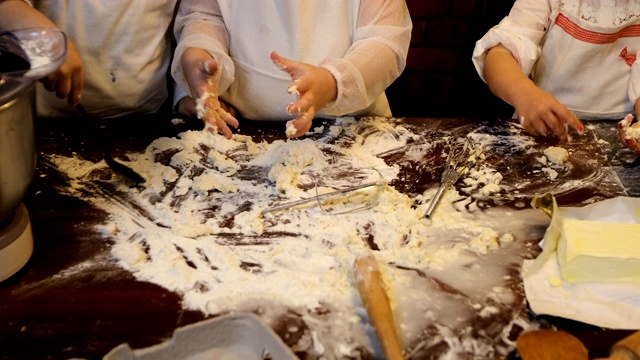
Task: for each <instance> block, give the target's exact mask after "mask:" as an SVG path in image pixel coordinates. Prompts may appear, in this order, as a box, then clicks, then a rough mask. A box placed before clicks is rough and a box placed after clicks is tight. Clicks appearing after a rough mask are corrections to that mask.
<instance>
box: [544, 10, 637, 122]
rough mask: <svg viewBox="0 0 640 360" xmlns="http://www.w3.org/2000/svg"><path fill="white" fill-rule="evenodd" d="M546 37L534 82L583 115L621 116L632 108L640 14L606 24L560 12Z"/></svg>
mask: <svg viewBox="0 0 640 360" xmlns="http://www.w3.org/2000/svg"><path fill="white" fill-rule="evenodd" d="M543 41H544V43H543V44H542V54H541V56H540V58H539V59H538V62H537V63H536V66H535V68H534V69H533V72H532V75H533V80H534V82H535V83H536V84H537V85H538V86H539V87H540V88H542V89H544V90H545V91H547V92H549V93H551V94H553V95H554V96H555V97H556V98H557V99H558V100H559V101H560V102H561V103H562V104H564V105H565V106H566V107H567V108H569V109H570V110H571V111H573V112H574V114H575V115H576V116H577V117H578V118H579V119H621V118H623V117H624V116H625V115H626V114H628V113H630V112H633V104H632V103H631V101H630V100H629V96H628V89H629V81H630V79H631V64H633V61H635V54H636V53H637V51H638V49H640V18H638V19H636V20H634V21H632V22H629V23H625V24H624V25H621V26H618V27H608V28H603V27H602V26H599V25H597V24H593V23H590V22H588V21H585V20H583V19H581V18H579V17H577V16H575V15H572V14H569V13H564V12H562V10H561V11H560V12H559V13H558V14H557V15H556V16H553V15H552V17H551V24H550V27H549V31H548V32H547V35H546V37H545V39H544V40H543Z"/></svg>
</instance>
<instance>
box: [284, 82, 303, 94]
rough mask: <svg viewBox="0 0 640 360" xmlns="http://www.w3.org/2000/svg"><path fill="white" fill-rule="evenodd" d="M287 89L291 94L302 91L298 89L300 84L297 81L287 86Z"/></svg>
mask: <svg viewBox="0 0 640 360" xmlns="http://www.w3.org/2000/svg"><path fill="white" fill-rule="evenodd" d="M287 91H288V92H289V94H295V95H300V91H298V84H297V83H295V82H294V83H293V84H291V85H289V87H288V88H287Z"/></svg>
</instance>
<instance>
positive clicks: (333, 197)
mask: <svg viewBox="0 0 640 360" xmlns="http://www.w3.org/2000/svg"><path fill="white" fill-rule="evenodd" d="M374 170H375V171H376V172H377V173H378V176H379V177H378V179H377V180H375V181H371V182H367V183H363V184H360V185H355V186H350V187H348V188H344V189H340V190H336V191H331V192H328V193H324V194H319V193H318V184H317V183H316V187H315V191H316V196H314V197H310V198H304V199H300V200H296V201H291V202H287V203H284V204H281V205H277V206H273V207H269V208H266V209H264V210H262V214H263V215H264V214H266V213H270V212H274V211H278V210H285V209H290V208H294V207H297V206H301V205H305V204H308V203H312V202H317V203H318V206H319V207H320V209H322V210H323V211H324V212H326V213H329V214H332V215H338V214H346V213H351V212H355V211H359V210H364V209H369V208H371V207H372V206H373V205H374V202H373V201H372V200H373V199H374V198H375V197H376V195H377V193H378V191H380V190H381V189H383V188H384V185H385V184H386V182H385V180H384V178H383V177H382V174H381V173H380V171H378V170H377V169H374ZM371 189H375V192H374V193H373V194H371V193H363V194H364V195H363V197H362V198H361V199H358V200H363V199H364V200H365V201H364V202H363V203H361V204H357V206H356V207H355V208H343V206H346V205H345V204H344V202H345V200H346V202H347V203H349V202H351V201H349V197H350V196H353V194H357V193H360V192H368V191H369V190H371ZM323 202H325V204H323ZM332 206H335V207H337V208H338V210H334V209H332Z"/></svg>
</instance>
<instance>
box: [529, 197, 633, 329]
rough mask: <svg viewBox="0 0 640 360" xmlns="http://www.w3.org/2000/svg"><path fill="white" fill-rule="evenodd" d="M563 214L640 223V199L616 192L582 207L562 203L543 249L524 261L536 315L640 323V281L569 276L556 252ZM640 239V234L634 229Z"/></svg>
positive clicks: (611, 324) (615, 325) (624, 325)
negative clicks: (576, 280)
mask: <svg viewBox="0 0 640 360" xmlns="http://www.w3.org/2000/svg"><path fill="white" fill-rule="evenodd" d="M563 218H572V219H578V220H589V221H606V222H615V223H640V198H630V197H617V198H613V199H607V200H604V201H601V202H598V203H594V204H590V205H587V206H584V207H580V208H571V207H558V206H557V204H555V200H554V212H553V218H552V219H551V224H550V225H549V228H547V231H546V232H545V235H544V238H543V240H542V242H541V246H542V249H543V251H542V253H541V254H540V255H539V256H538V258H536V259H535V260H525V262H524V264H523V274H524V275H523V276H524V288H525V293H526V296H527V300H528V301H529V305H530V306H531V309H532V310H533V311H534V312H535V313H536V314H545V315H553V316H559V317H563V318H566V319H571V320H576V321H581V322H584V323H587V324H592V325H596V326H602V327H606V328H611V329H629V330H635V329H638V328H640V283H571V282H568V281H564V280H563V279H562V276H561V275H560V267H559V264H558V259H557V256H556V247H557V244H558V240H559V238H560V226H559V225H560V223H561V220H562V219H563ZM629 236H632V237H635V238H636V239H637V240H638V246H639V247H640V234H629Z"/></svg>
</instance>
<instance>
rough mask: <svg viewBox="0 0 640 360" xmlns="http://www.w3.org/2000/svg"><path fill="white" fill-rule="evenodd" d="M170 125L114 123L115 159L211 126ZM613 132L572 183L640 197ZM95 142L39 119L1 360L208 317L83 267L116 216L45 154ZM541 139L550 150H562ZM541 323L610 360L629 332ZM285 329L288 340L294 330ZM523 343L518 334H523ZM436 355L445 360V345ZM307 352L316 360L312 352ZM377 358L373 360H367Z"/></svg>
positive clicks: (463, 124) (444, 130)
mask: <svg viewBox="0 0 640 360" xmlns="http://www.w3.org/2000/svg"><path fill="white" fill-rule="evenodd" d="M170 119H171V117H170V116H143V117H137V118H135V119H114V120H110V121H105V122H104V123H105V125H106V126H107V127H106V132H107V133H108V135H109V136H108V138H109V141H110V144H111V147H112V152H113V153H114V155H115V156H118V155H122V154H123V153H125V152H132V151H133V152H136V151H142V150H144V149H145V147H146V146H147V145H148V144H149V143H150V142H151V141H153V140H154V139H156V138H158V137H160V136H175V135H176V134H177V133H179V132H181V131H184V130H188V129H200V128H201V127H202V125H201V123H200V121H199V120H188V121H187V122H185V123H183V124H178V125H174V124H172V123H171V122H170V121H169V120H170ZM404 122H405V124H407V126H414V127H416V128H420V127H424V129H425V132H426V133H429V134H432V136H434V137H436V138H437V137H442V136H443V135H451V134H462V135H464V134H465V133H466V132H468V131H470V130H472V129H476V130H477V128H478V126H480V127H481V128H484V129H485V130H487V131H495V132H496V134H498V135H499V133H500V132H501V131H503V130H504V128H503V127H501V126H497V125H496V124H497V123H496V124H491V123H487V122H479V121H473V120H471V119H405V120H404ZM612 126H613V125H612V124H610V123H594V124H593V126H592V127H591V128H592V131H593V132H595V133H598V134H599V135H604V137H606V136H608V137H609V141H610V145H608V146H610V147H612V149H608V150H607V149H605V150H602V149H599V146H597V141H596V140H595V138H594V137H593V134H591V135H589V136H586V137H582V138H580V139H578V140H577V141H576V142H575V143H572V144H569V145H568V147H570V148H572V149H573V151H574V155H575V156H576V158H578V159H581V158H588V157H590V158H595V159H597V163H598V164H599V166H598V168H593V167H589V166H587V167H585V168H584V169H582V170H580V169H576V170H575V172H574V174H573V175H572V176H577V177H583V176H587V177H588V176H593V174H587V173H586V172H589V171H591V172H594V173H598V174H603V173H610V172H611V173H612V172H613V171H614V170H616V171H617V172H619V173H624V174H625V177H624V179H625V181H626V183H625V184H624V185H625V187H626V188H627V191H628V192H629V193H631V194H634V195H636V196H637V195H638V194H640V192H639V191H638V190H639V185H640V182H638V181H637V178H638V176H640V175H638V174H639V172H638V168H637V167H635V166H636V165H637V161H635V160H633V157H630V155H629V154H628V153H625V151H624V150H621V149H620V147H619V146H617V145H615V138H611V134H613V132H611V131H610V130H609V129H610V128H611V127H612ZM282 128H283V125H282V123H262V122H260V123H252V122H249V121H244V122H242V132H241V133H242V134H245V135H254V136H258V137H261V138H264V139H266V140H273V139H276V138H282V134H283V130H282ZM491 129H493V130H491ZM94 135H95V134H94V133H93V132H92V130H91V126H88V125H87V124H84V123H82V121H80V120H79V119H38V120H37V121H36V146H37V149H38V153H39V154H41V158H40V161H39V163H38V169H37V171H36V175H35V177H34V179H33V183H32V186H31V188H30V191H29V193H28V195H27V196H26V198H25V199H24V203H25V204H26V206H27V208H28V211H29V214H30V217H31V224H32V228H33V234H34V239H35V250H34V254H33V256H32V258H31V260H30V261H29V263H28V264H27V265H26V266H25V268H24V269H22V270H21V271H20V272H19V273H17V274H16V275H14V276H13V277H12V278H10V279H8V280H6V281H4V282H2V283H0V359H30V358H33V359H45V358H49V359H60V358H72V357H75V358H93V359H95V358H101V357H102V356H103V355H105V354H106V353H107V352H108V351H109V350H110V349H112V348H113V347H115V346H117V345H119V344H121V343H124V342H127V343H129V344H130V345H131V346H132V347H133V348H142V347H147V346H151V345H153V344H156V343H159V342H161V341H163V340H165V339H167V338H168V337H170V336H171V334H172V332H173V331H174V330H175V328H176V327H179V326H183V325H186V324H190V323H193V322H196V321H199V320H202V319H204V318H205V315H204V314H202V313H200V312H196V311H190V310H185V309H183V308H182V306H181V303H180V300H181V299H180V296H179V295H177V294H175V293H172V292H170V291H167V290H165V289H163V288H161V287H159V286H156V285H154V284H150V283H146V282H139V281H137V280H136V279H135V278H134V277H133V276H132V275H131V274H129V273H128V272H126V271H124V270H123V269H121V268H118V267H116V266H113V265H105V266H103V267H98V268H97V269H96V268H94V269H93V270H92V271H91V272H83V271H82V269H74V268H73V265H75V264H78V263H80V262H82V261H83V260H86V259H91V258H93V257H100V256H104V254H105V253H107V252H108V251H107V249H108V247H109V246H110V245H109V243H108V242H105V241H104V239H101V237H100V235H99V234H98V233H97V232H96V231H95V230H94V229H93V225H95V224H98V223H101V222H104V221H105V219H106V214H105V213H103V212H101V211H99V210H98V209H95V208H92V207H91V206H90V205H88V204H87V203H85V202H83V201H81V200H79V199H77V198H74V197H69V196H63V195H60V194H59V192H58V191H56V189H55V188H54V187H55V186H60V185H64V179H63V178H61V177H60V176H59V174H56V172H55V171H52V170H51V168H50V167H49V166H47V165H46V164H44V163H43V161H42V155H43V154H61V155H65V156H71V154H72V153H74V152H75V153H77V154H78V155H80V156H82V157H83V158H85V159H88V160H91V161H95V162H97V161H99V160H100V157H101V151H100V148H99V146H97V145H96V141H95V136H94ZM541 141H542V144H541V145H540V146H548V145H550V144H552V143H550V142H546V143H545V142H544V141H545V140H541ZM605 147H606V146H605ZM580 154H582V155H580ZM516 155H517V154H516ZM516 155H514V156H513V157H511V158H507V157H506V158H504V159H502V160H495V159H494V160H493V161H497V162H498V163H499V164H498V165H497V168H499V169H502V170H503V171H504V174H505V179H504V182H505V183H507V184H508V183H514V182H517V180H518V178H519V177H522V176H525V175H524V174H526V171H525V169H526V168H527V167H531V166H532V165H533V164H534V163H535V159H533V158H532V157H527V156H524V157H518V156H516ZM581 156H582V157H581ZM610 158H615V159H614V160H615V161H616V165H615V167H613V168H612V167H611V166H610V165H609V160H610ZM620 159H623V160H620ZM385 160H387V161H397V162H402V161H403V159H402V155H401V154H394V155H390V156H389V157H388V158H385ZM584 164H586V163H584ZM584 164H583V165H584ZM519 167H520V169H518V168H519ZM441 169H442V168H441V167H433V168H431V169H430V170H426V171H427V172H426V173H421V174H418V173H415V171H414V172H411V171H407V172H405V173H403V174H404V178H405V180H404V181H398V182H396V183H395V184H394V183H392V184H391V185H393V186H396V187H397V188H399V189H401V190H402V191H403V192H413V193H418V192H421V191H423V190H424V189H425V188H428V187H431V186H434V185H435V184H436V182H437V180H438V178H439V173H440V171H441ZM598 176H601V175H598ZM605 177H606V176H605ZM541 189H542V190H545V186H544V185H541V184H534V185H530V188H523V189H521V193H520V195H521V196H519V197H517V198H506V197H502V198H500V199H495V201H494V202H495V203H493V204H492V203H491V202H488V203H487V204H486V205H487V206H492V205H495V204H496V203H499V204H500V205H501V206H522V203H523V201H524V202H525V203H526V200H527V199H528V198H530V195H531V194H532V193H534V192H536V191H537V190H541ZM621 194H624V189H623V188H622V187H621V186H620V185H619V184H618V185H615V184H613V185H611V186H602V185H601V184H593V186H592V187H587V188H582V189H572V190H571V191H567V192H563V193H561V194H559V195H558V196H557V199H558V202H559V203H560V204H561V205H576V204H581V203H584V202H585V201H593V200H594V199H596V200H597V199H604V198H609V197H613V196H616V195H621ZM61 271H67V272H69V271H75V272H76V274H75V276H71V277H56V276H55V275H56V274H59V273H60V272H61ZM523 311H525V312H526V309H525V310H523ZM529 315H530V314H529ZM532 319H533V318H532ZM538 320H540V321H542V323H543V324H548V325H549V326H552V325H553V326H557V327H560V328H563V329H567V330H569V331H571V332H573V333H575V334H576V335H577V336H578V337H579V338H580V339H581V340H583V341H584V342H585V345H586V346H587V348H589V350H590V354H591V355H592V356H594V357H600V356H604V355H606V353H607V351H608V348H609V346H610V345H611V344H612V343H613V342H615V341H617V340H619V339H621V338H622V337H624V336H626V335H627V334H628V333H629V332H628V331H612V330H603V329H599V328H596V327H592V326H588V325H585V324H580V323H576V322H572V321H567V320H562V319H555V318H550V317H539V318H538ZM485 325H486V324H485ZM275 330H276V331H277V332H279V333H281V332H282V331H284V330H283V329H275ZM520 330H521V329H520ZM515 336H517V334H515V333H514V334H513V337H514V338H515ZM430 351H432V355H433V354H436V355H433V356H437V354H438V346H435V347H433V348H432V349H431V350H430ZM298 355H299V356H301V357H303V358H304V357H305V356H306V355H305V354H304V353H299V354H298ZM370 356H371V354H368V355H367V354H366V353H365V354H364V355H363V357H364V358H368V357H370ZM428 356H431V355H428V354H426V353H425V352H421V353H419V355H416V357H415V358H431V357H428ZM512 356H513V354H512V355H510V356H509V357H512Z"/></svg>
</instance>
